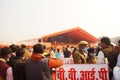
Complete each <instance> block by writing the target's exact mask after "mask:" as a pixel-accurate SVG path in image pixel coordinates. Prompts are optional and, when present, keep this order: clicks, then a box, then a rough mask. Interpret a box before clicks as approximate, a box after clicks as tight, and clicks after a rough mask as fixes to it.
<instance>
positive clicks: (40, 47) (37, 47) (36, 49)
mask: <svg viewBox="0 0 120 80" xmlns="http://www.w3.org/2000/svg"><path fill="white" fill-rule="evenodd" d="M33 52H34V53H39V54H42V53H43V52H44V46H43V45H41V44H35V45H34V46H33Z"/></svg>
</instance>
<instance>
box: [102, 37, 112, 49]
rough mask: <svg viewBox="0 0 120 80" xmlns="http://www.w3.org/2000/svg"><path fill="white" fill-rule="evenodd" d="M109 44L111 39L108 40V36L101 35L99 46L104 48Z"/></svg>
mask: <svg viewBox="0 0 120 80" xmlns="http://www.w3.org/2000/svg"><path fill="white" fill-rule="evenodd" d="M110 45H111V41H110V38H108V37H102V38H101V39H100V46H101V47H102V48H103V49H104V48H107V47H109V46H110Z"/></svg>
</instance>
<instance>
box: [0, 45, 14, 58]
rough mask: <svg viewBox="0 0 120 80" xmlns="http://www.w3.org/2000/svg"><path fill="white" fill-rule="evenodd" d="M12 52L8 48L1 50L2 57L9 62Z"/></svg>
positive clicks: (0, 55)
mask: <svg viewBox="0 0 120 80" xmlns="http://www.w3.org/2000/svg"><path fill="white" fill-rule="evenodd" d="M11 53H12V50H11V49H10V48H8V47H4V48H2V49H1V52H0V57H1V58H3V59H5V60H7V59H9V58H10V57H11Z"/></svg>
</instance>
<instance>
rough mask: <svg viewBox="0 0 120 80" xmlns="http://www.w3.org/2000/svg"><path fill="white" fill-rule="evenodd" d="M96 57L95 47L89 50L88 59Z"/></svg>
mask: <svg viewBox="0 0 120 80" xmlns="http://www.w3.org/2000/svg"><path fill="white" fill-rule="evenodd" d="M93 56H96V54H95V49H94V48H93V47H91V48H89V49H88V57H93Z"/></svg>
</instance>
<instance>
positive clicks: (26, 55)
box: [0, 37, 120, 80]
mask: <svg viewBox="0 0 120 80" xmlns="http://www.w3.org/2000/svg"><path fill="white" fill-rule="evenodd" d="M63 58H66V59H67V58H72V60H73V63H74V64H101V63H106V64H108V66H109V80H120V75H119V76H115V75H114V74H115V73H116V72H115V70H116V69H117V70H118V69H119V72H120V40H119V41H118V44H117V45H116V46H114V45H111V41H110V38H108V37H102V38H101V39H100V42H99V43H98V46H97V47H90V46H89V43H88V42H87V41H80V42H79V43H78V47H75V46H69V45H66V46H65V47H64V46H63V47H62V48H53V47H50V48H47V47H46V46H44V45H42V44H40V43H37V44H34V45H33V47H32V48H29V47H27V46H26V45H25V44H21V46H18V45H16V44H11V45H10V46H9V47H3V48H1V49H0V80H52V70H53V69H54V68H57V67H60V66H62V65H63V64H64V63H65V62H64V60H63ZM69 60H70V59H69Z"/></svg>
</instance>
